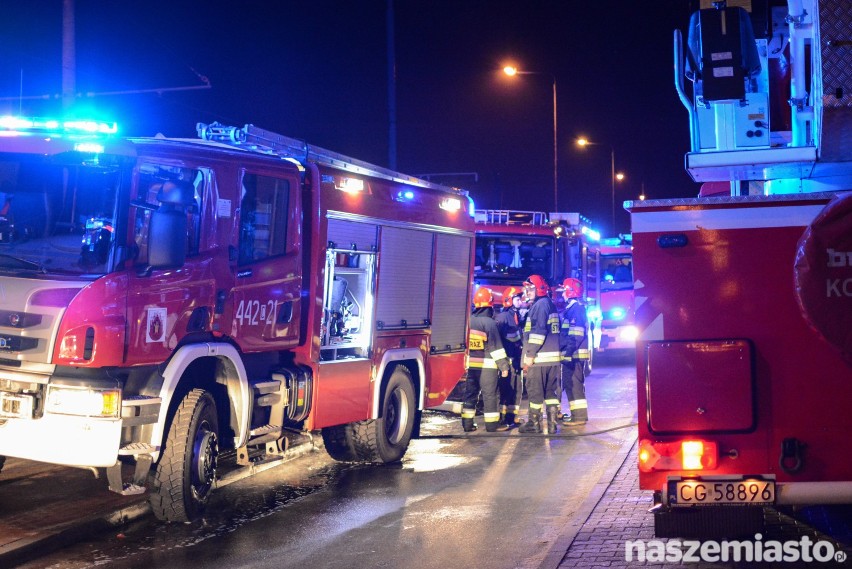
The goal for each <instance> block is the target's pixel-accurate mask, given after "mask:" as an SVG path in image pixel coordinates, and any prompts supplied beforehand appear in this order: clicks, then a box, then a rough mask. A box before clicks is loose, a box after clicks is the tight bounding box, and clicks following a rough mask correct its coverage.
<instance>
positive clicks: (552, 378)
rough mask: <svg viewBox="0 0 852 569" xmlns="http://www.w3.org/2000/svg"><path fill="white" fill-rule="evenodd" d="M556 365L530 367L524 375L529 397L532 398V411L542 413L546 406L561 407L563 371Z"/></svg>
mask: <svg viewBox="0 0 852 569" xmlns="http://www.w3.org/2000/svg"><path fill="white" fill-rule="evenodd" d="M559 368H560V366H559V364H556V365H537V366H530V367H529V369H527V371H526V373H525V374H524V379H525V381H526V384H527V395H528V396H529V398H530V411H533V410H538V411H540V410H541V408H542V406H543V405H544V404H547V405H559V398H560V393H559V374H560V372H561V371H562V370H561V369H559Z"/></svg>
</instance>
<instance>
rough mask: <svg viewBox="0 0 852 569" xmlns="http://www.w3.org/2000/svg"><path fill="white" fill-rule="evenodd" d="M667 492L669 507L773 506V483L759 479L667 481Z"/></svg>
mask: <svg viewBox="0 0 852 569" xmlns="http://www.w3.org/2000/svg"><path fill="white" fill-rule="evenodd" d="M667 490H668V496H669V504H670V505H672V506H714V505H725V504H743V505H766V504H774V503H775V481H774V480H763V479H760V478H744V479H741V480H701V479H690V480H669V482H668V488H667Z"/></svg>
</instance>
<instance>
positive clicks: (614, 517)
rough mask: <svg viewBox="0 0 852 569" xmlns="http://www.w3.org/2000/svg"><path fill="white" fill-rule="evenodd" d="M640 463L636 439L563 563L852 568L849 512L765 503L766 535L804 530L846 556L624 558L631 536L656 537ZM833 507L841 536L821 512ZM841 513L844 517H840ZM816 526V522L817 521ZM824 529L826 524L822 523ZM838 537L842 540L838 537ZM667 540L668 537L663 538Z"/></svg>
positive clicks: (700, 568)
mask: <svg viewBox="0 0 852 569" xmlns="http://www.w3.org/2000/svg"><path fill="white" fill-rule="evenodd" d="M636 464H637V444H636V443H635V442H634V444H633V448H632V449H631V450H630V452H629V453H628V454H627V457H626V459H625V460H624V462H623V463H622V465H621V467H620V468H619V469H618V472H617V473H616V475H615V477H614V478H613V479H612V482H611V484H610V485H609V487H608V488H607V489H606V491H605V492H604V494H603V496H602V497H601V499H600V500H599V501H598V503H597V505H596V506H595V507H594V508H593V510H592V512H591V514H590V515H589V517H588V518H587V519H586V521H585V523H583V525H582V527H581V528H580V529H579V531H578V532H577V534H576V536H575V537H574V540H573V541H572V542H571V544H570V546H569V547H568V550H567V552H566V553H565V556H564V557H563V558H562V561H561V562H560V563H559V568H560V569H591V568H600V567H645V568H655V569H671V568H673V567H690V568H692V569H729V568H730V569H735V568H738V569H743V568H748V569H751V568H759V569H766V568H770V567H773V568H774V567H778V568H782V569H798V568H801V567H820V568H834V567H845V568H852V547H850V544H851V543H852V540H851V539H850V530H849V529H848V528H849V525H848V524H846V522H847V521H849V520H848V519H846V518H845V517H844V513H845V512H841V513H840V515H839V516H838V515H836V512H835V513H834V514H832V512H831V510H830V508H829V509H826V508H822V509H813V510H815V511H816V512H817V513H812V512H810V511H808V510H807V509H806V510H803V511H800V512H798V513H796V515H795V518H794V517H791V515H790V514H791V513H787V512H783V511H778V510H775V509H773V508H766V509H765V511H764V519H765V523H766V528H765V531H764V534H765V536H764V539H765V540H769V539H773V540H780V541H784V540H798V539H800V538H801V536H803V535H808V536H809V537H810V538H811V539H812V540H814V541H818V540H828V541H831V542H832V543H833V544H834V546H835V548H836V549H837V550H841V549H842V550H843V552H844V554H845V555H846V559H845V561H844V562H842V563H836V562H827V563H815V562H811V563H804V562H799V563H791V562H787V563H782V562H776V563H769V562H762V563H757V562H751V563H748V562H740V563H733V562H730V563H709V562H697V563H674V562H656V561H645V562H641V561H637V560H635V559H634V560H632V561H630V562H628V561H626V559H625V542H627V541H629V540H639V539H641V540H653V539H656V538H655V537H654V519H653V516H652V515H651V514H650V513H648V509H649V508H650V507H651V506H652V503H653V497H652V493H651V492H648V491H641V490H639V471H638V469H637V468H636ZM826 511H828V512H829V514H830V517H832V518H833V522H832V523H830V524H828V527H830V528H831V534H832V535H833V536H835V537H836V538H837V539H832V538H830V537H828V536H826V535H825V534H824V533H822V532H821V531H820V529H818V528H819V526H820V521H821V519H820V518H824V517H826V516H827V515H826ZM838 519H839V520H840V522H839V523H838ZM815 526H816V527H815ZM823 529H825V526H824V527H823ZM838 539H839V540H840V541H838ZM662 541H664V542H668V541H669V540H662Z"/></svg>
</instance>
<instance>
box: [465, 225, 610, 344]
mask: <svg viewBox="0 0 852 569" xmlns="http://www.w3.org/2000/svg"><path fill="white" fill-rule="evenodd" d="M475 220H476V263H475V266H474V269H473V278H474V284H475V285H476V286H488V287H491V288H493V289H494V292H495V293H497V295H498V298H500V295H501V293H502V292H503V290H504V289H505V288H506V287H508V286H515V287H518V288H519V289H520V288H522V286H523V282H524V280H526V278H527V277H529V276H530V275H533V274H538V275H541V276H543V277H544V278H545V279H547V281H548V282H549V283H550V284H551V285H552V286H557V285H559V284H561V283H562V281H563V280H564V279H566V278H568V277H574V278H576V279H580V281H582V282H583V286H584V289H585V291H586V305H587V307H588V309H589V310H590V313H591V314H592V315H594V314H596V313H597V312H595V311H593V310H592V309H593V308H594V307H597V306H598V303H599V297H598V293H599V288H598V282H597V281H598V279H597V270H598V269H597V263H598V258H597V253H596V251H597V242H598V241H599V240H600V234H599V233H598V232H597V231H596V230H594V229H592V224H591V221H590V220H589V219H587V218H586V217H584V216H582V215H580V214H579V213H551V214H546V213H544V212H538V211H514V210H492V209H484V210H476V214H475ZM598 312H599V311H598ZM599 322H600V319H599V318H598V319H597V320H595V321H593V322H592V326H593V328H594V326H596V325H598V324H599Z"/></svg>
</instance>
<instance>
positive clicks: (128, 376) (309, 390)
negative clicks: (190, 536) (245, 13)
mask: <svg viewBox="0 0 852 569" xmlns="http://www.w3.org/2000/svg"><path fill="white" fill-rule="evenodd" d="M0 131H2V132H1V133H2V136H0V200H2V202H0V203H2V204H3V205H2V209H0V275H2V279H0V455H4V456H10V457H19V458H24V459H29V460H34V461H42V462H47V463H54V464H63V465H72V466H80V467H87V468H93V469H95V468H105V469H106V470H107V475H108V476H107V477H108V480H109V485H110V488H111V489H112V490H114V491H116V492H120V493H139V492H142V491H144V490H145V487H144V486H145V484H146V481H147V480H148V477H149V474H153V476H152V478H151V483H150V490H151V492H150V501H151V505H152V509H153V512H154V513H155V515H156V516H158V517H159V518H161V519H163V520H170V521H181V520H190V519H193V518H196V517H198V516H199V515H200V513H201V512H202V511H203V509H204V507H205V505H206V503H207V501H208V497H209V495H210V492H211V490H212V489H213V488H214V486H215V484H216V483H217V465H218V458H219V456H220V455H221V456H223V457H225V456H228V457H232V458H233V459H234V461H235V463H236V464H239V465H243V466H249V465H252V464H255V461H257V460H263V459H270V458H272V459H274V457H276V456H279V455H281V454H282V453H283V451H284V450H285V449H286V446H287V442H288V437H289V436H290V435H291V434H292V433H303V432H306V431H321V432H322V437H323V440H324V443H325V448H326V449H327V451H328V452H329V454H331V456H332V457H334V458H336V459H339V460H357V461H368V462H393V461H398V460H400V459H401V458H402V456H403V455H404V453H405V452H406V449H407V447H408V444H409V440H410V439H411V438H412V436H416V435H417V432H418V429H419V417H420V412H421V410H422V409H425V408H427V407H435V406H437V405H439V404H441V403H442V402H443V401H444V399H445V398H446V397H447V395H448V394H449V392H450V390H451V389H452V388H453V387H454V386H455V385H456V383H457V382H458V380H459V378H460V377H461V376H462V374H463V373H464V369H465V357H466V342H467V326H468V306H469V303H470V274H471V270H472V258H473V257H472V253H473V218H472V202H471V201H470V199H469V198H468V195H467V194H466V192H464V191H462V190H458V189H454V188H448V187H444V186H439V185H436V184H433V183H430V182H427V181H423V180H419V179H416V178H413V177H410V176H406V175H404V174H401V173H398V172H393V171H390V170H387V169H384V168H381V167H378V166H373V165H371V164H367V163H365V162H361V161H358V160H355V159H352V158H348V157H346V156H342V155H339V154H336V153H334V152H331V151H328V150H324V149H322V148H318V147H315V146H311V145H308V144H306V143H304V142H303V141H300V140H295V139H291V138H287V137H284V136H281V135H278V134H275V133H272V132H268V131H265V130H263V129H260V128H257V127H254V126H252V125H247V126H244V127H231V126H223V125H219V124H210V125H204V124H199V125H198V134H199V137H198V138H197V139H174V138H163V137H160V136H158V137H156V138H120V137H118V136H117V134H116V127H115V126H114V125H112V124H102V123H96V122H75V121H65V122H63V121H53V120H49V121H48V120H33V119H22V118H17V117H2V118H0ZM122 463H130V464H131V465H133V464H135V473H134V474H133V479H132V481H125V480H124V479H123V478H122V468H121V466H122Z"/></svg>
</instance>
